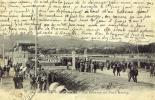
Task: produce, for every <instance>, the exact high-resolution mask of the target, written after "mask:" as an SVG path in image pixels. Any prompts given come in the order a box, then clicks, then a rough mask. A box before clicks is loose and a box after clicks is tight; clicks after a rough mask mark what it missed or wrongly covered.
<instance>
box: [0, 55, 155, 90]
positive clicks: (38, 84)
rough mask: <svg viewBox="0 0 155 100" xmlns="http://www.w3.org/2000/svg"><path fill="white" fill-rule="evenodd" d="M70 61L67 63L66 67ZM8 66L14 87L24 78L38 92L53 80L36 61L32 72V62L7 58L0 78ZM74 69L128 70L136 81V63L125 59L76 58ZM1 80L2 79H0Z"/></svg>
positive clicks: (152, 70)
mask: <svg viewBox="0 0 155 100" xmlns="http://www.w3.org/2000/svg"><path fill="white" fill-rule="evenodd" d="M71 65H72V63H71V62H69V63H67V69H69V66H71ZM10 68H13V69H14V72H15V75H14V77H13V81H14V86H15V89H22V88H23V86H24V85H23V82H24V80H25V79H29V81H30V89H32V90H37V89H38V90H39V91H40V92H43V91H45V92H46V91H47V90H48V88H49V85H50V84H51V83H53V82H55V81H53V80H54V79H53V77H54V75H51V74H49V73H47V71H45V70H44V68H42V67H41V65H40V64H39V62H38V67H37V74H36V75H35V74H34V63H32V62H29V63H26V65H25V66H24V65H23V64H22V63H17V64H14V65H13V64H12V61H11V60H8V63H7V65H5V66H4V67H1V66H0V78H1V80H2V78H3V77H4V76H5V77H7V76H9V73H10ZM75 69H76V71H79V72H88V73H97V71H98V70H101V71H104V70H105V69H106V70H112V72H113V75H114V76H121V72H126V71H128V81H129V82H130V81H131V79H132V80H133V81H134V82H137V76H138V73H139V72H138V64H137V63H135V62H125V61H97V60H94V59H88V60H85V59H80V58H79V59H76V60H75ZM149 71H150V77H153V76H155V64H149ZM1 82H2V81H1Z"/></svg>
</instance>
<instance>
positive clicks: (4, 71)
mask: <svg viewBox="0 0 155 100" xmlns="http://www.w3.org/2000/svg"><path fill="white" fill-rule="evenodd" d="M10 68H12V61H11V59H8V60H7V62H6V63H5V64H4V66H0V81H1V84H2V79H3V78H4V77H9V73H10Z"/></svg>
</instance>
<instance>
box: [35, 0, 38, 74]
mask: <svg viewBox="0 0 155 100" xmlns="http://www.w3.org/2000/svg"><path fill="white" fill-rule="evenodd" d="M35 5H36V15H35V20H36V23H35V76H37V66H38V57H37V56H38V55H37V54H38V53H37V44H38V43H37V42H38V41H37V40H38V0H35Z"/></svg>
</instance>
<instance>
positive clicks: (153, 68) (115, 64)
mask: <svg viewBox="0 0 155 100" xmlns="http://www.w3.org/2000/svg"><path fill="white" fill-rule="evenodd" d="M140 66H141V68H143V66H144V68H147V70H148V71H149V72H150V77H153V76H155V64H153V63H150V64H144V63H142V64H141V65H140ZM138 67H139V66H138V62H132V61H131V62H125V61H109V60H108V61H105V62H103V61H97V60H96V61H95V60H92V59H89V60H85V59H84V60H83V59H76V62H75V68H76V70H77V71H79V72H91V73H96V71H97V69H100V70H101V71H103V69H107V70H110V69H112V72H113V75H114V76H120V75H121V72H126V71H127V70H128V81H129V82H130V80H131V79H132V80H133V81H134V82H137V76H138Z"/></svg>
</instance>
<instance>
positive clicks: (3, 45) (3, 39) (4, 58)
mask: <svg viewBox="0 0 155 100" xmlns="http://www.w3.org/2000/svg"><path fill="white" fill-rule="evenodd" d="M4 65H5V35H4V33H3V67H4Z"/></svg>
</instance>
